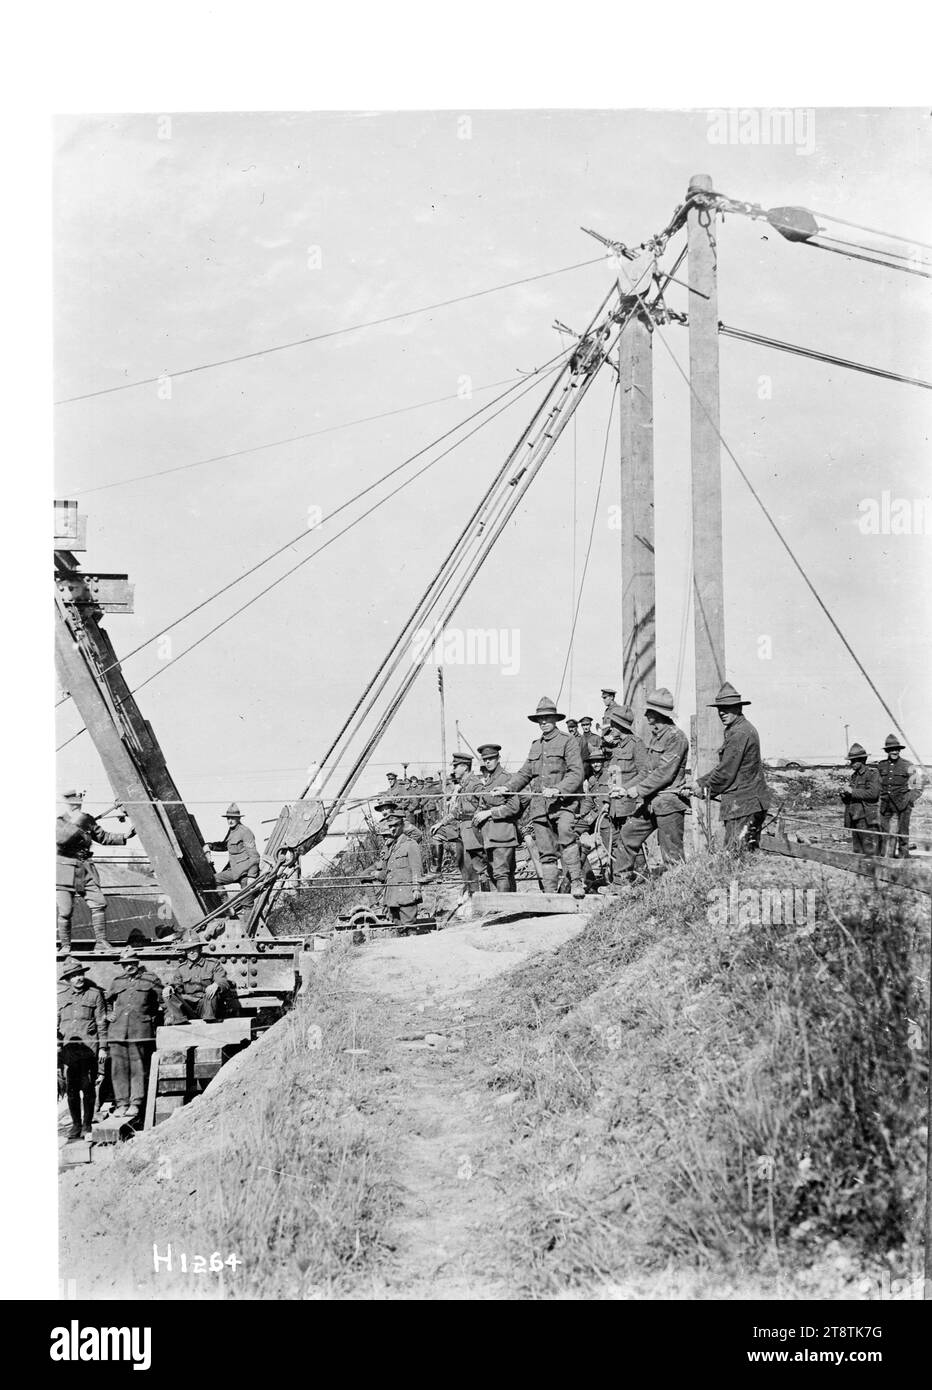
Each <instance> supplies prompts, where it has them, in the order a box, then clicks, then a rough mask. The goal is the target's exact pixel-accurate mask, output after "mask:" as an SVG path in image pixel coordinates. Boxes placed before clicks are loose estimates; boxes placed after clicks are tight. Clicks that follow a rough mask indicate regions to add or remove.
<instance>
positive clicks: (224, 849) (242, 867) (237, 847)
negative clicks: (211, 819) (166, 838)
mask: <svg viewBox="0 0 932 1390" xmlns="http://www.w3.org/2000/svg"><path fill="white" fill-rule="evenodd" d="M223 819H224V820H225V821H226V823H227V833H226V834H225V835H224V837H223V839H222V840H211V841H209V842H208V843H207V844H206V845H205V846H204V848H205V849H206V850H210V851H211V852H212V853H214V854H225V855H226V856H227V862H226V864H225V865H224V867H223V868H222V869H221V870H220V872H219V874H216V875H215V880H216V882H217V883H218V884H225V883H235V884H237V886H238V887H240V888H245V887H246V886H247V884H249V883H250V882H251V881H252V880H253V879H254V878H258V877H259V851H258V850H257V849H256V837H255V835H254V834H253V833H252V831H251V830H250V829H249V826H248V825H244V824H243V813H242V811H241V810H240V809H239V807H238V806H237V804H236V802H235V801H231V803H230V805H229V806H228V807H227V809H226V810H225V811H224V813H223Z"/></svg>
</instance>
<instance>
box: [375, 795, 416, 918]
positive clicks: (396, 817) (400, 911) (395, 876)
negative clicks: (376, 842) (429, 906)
mask: <svg viewBox="0 0 932 1390" xmlns="http://www.w3.org/2000/svg"><path fill="white" fill-rule="evenodd" d="M385 819H386V822H387V834H385V838H384V841H383V844H384V848H383V851H382V858H381V859H380V861H379V864H378V866H377V867H376V868H375V869H374V870H373V871H372V872H371V873H369V874H364V875H363V878H365V879H369V880H370V881H371V882H380V883H384V885H385V906H386V907H387V908H388V911H389V915H390V916H391V919H392V921H393V922H399V923H401V924H403V925H410V924H411V923H412V922H415V921H416V920H417V905H418V903H419V902H421V900H422V894H421V878H422V876H423V866H422V863H421V851H420V848H419V847H418V844H417V841H416V840H413V839H412V838H411V836H410V835H406V834H405V831H404V817H403V816H402V814H401V812H400V811H394V812H389V814H388V815H387V816H386V817H385ZM384 829H386V827H380V833H381V830H384Z"/></svg>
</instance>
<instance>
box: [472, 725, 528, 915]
mask: <svg viewBox="0 0 932 1390" xmlns="http://www.w3.org/2000/svg"><path fill="white" fill-rule="evenodd" d="M478 751H479V756H480V758H481V759H482V771H481V774H480V776H479V779H478V780H479V783H480V787H481V789H480V790H478V791H477V793H476V801H477V803H478V807H479V809H478V810H477V811H476V812H475V814H474V815H473V818H472V823H473V827H474V828H475V830H476V831H477V833H478V834H480V835H481V837H482V848H483V851H484V854H485V875H486V879H487V880H490V881H491V883H493V884H494V885H495V887H496V888H497V889H498V891H499V892H500V893H513V892H514V891H515V887H516V885H515V852H516V850H517V848H518V817H519V815H520V814H521V798H520V797H519V796H509V797H507V798H506V799H505V800H502V799H501V796H499V795H493V792H495V791H496V789H503V788H506V787H507V786H508V783H509V781H510V778H509V776H508V773H507V772H506V771H505V769H504V768H503V767H502V765H501V761H500V757H501V751H502V749H501V744H499V743H480V745H479V750H478Z"/></svg>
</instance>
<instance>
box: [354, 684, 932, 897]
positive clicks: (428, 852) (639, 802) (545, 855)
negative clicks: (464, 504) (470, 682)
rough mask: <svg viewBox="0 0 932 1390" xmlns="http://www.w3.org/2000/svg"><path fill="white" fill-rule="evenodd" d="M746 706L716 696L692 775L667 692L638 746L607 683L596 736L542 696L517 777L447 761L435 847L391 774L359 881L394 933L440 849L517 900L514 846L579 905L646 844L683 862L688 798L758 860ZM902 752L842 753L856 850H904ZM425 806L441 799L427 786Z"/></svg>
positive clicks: (764, 791) (909, 769)
mask: <svg viewBox="0 0 932 1390" xmlns="http://www.w3.org/2000/svg"><path fill="white" fill-rule="evenodd" d="M750 703H751V702H750V700H745V699H743V698H742V696H741V695H740V693H739V692H738V691H737V690H736V689H735V688H734V686H732V685H731V684H730V683H729V682H727V681H726V682H725V684H724V685H723V686H722V687H721V689H720V690H719V692H718V694H717V696H716V698H715V700H714V701H713V702H712V704H711V706H710V707H711V708H714V709H715V710H716V711H717V713H718V717H719V720H720V721H721V724H722V731H723V739H722V746H721V749H720V752H719V756H718V761H717V764H716V766H715V767H714V768H713V769H712V770H711V771H710V772H707V773H705V774H704V775H703V776H701V777H697V778H694V779H693V778H691V777H690V774H689V771H688V768H687V761H688V756H689V740H688V739H687V737H686V734H685V733H684V732H683V731H682V729H680V728H678V727H677V725H676V723H675V715H674V701H673V696H672V695H671V693H670V691H669V690H667V689H665V688H660V689H657V690H653V691H651V693H650V695H649V696H648V697H647V700H646V703H645V708H644V720H645V723H646V724H647V727H648V730H649V736H648V738H647V739H646V741H645V740H643V739H641V738H640V737H639V736H638V734H637V733H636V732H635V716H634V711H633V710H632V709H631V708H630V706H627V705H624V704H620V703H619V702H618V700H617V692H616V691H615V690H613V689H611V688H609V687H606V688H604V689H603V690H602V704H603V714H602V718H601V725H600V727H598V729H597V731H594V730H593V723H594V721H593V720H592V718H591V717H590V716H588V715H584V716H582V717H580V718H579V719H578V720H576V719H567V718H566V716H565V715H564V714H562V713H561V712H560V710H558V708H557V706H556V705H555V704H554V702H553V701H552V700H551V699H549V698H548V697H547V696H544V697H543V698H542V699H541V700H540V702H539V704H538V706H537V709H536V710H535V711H534V713H533V714H529V715H528V719H529V720H530V721H531V722H532V723H533V724H536V725H537V729H538V737H537V738H535V739H534V741H533V742H532V744H531V747H530V751H529V752H528V756H527V758H526V760H525V762H524V764H523V765H522V766H521V768H519V769H518V771H517V772H515V773H508V772H506V771H505V770H504V768H503V767H502V765H501V751H502V750H501V745H500V744H497V743H483V744H480V745H479V747H478V750H477V751H478V755H479V760H480V764H479V769H478V771H473V757H472V756H471V755H470V754H468V753H464V752H457V753H454V755H453V764H452V769H451V772H450V777H451V780H452V784H453V792H452V796H451V797H450V798H449V803H448V806H447V809H446V813H445V814H444V815H441V817H440V818H438V819H437V820H436V821H434V823H433V824H432V825H428V827H427V830H428V835H429V838H427V839H426V837H425V833H424V828H423V827H424V807H425V798H423V797H422V796H420V795H419V794H418V793H417V791H416V790H415V791H413V792H412V791H411V790H410V787H411V784H410V783H408V784H407V785H406V787H405V788H404V792H401V791H400V790H399V788H400V785H401V784H399V782H398V779H397V776H396V775H395V774H394V773H390V774H389V777H388V780H389V795H388V796H387V797H386V798H384V799H383V800H381V801H379V802H377V803H376V810H377V811H379V812H380V813H382V816H383V819H382V822H381V824H380V826H379V834H380V835H381V836H382V837H383V852H382V856H381V858H380V860H379V862H378V864H377V865H376V866H375V868H374V869H373V870H372V871H371V872H370V873H369V874H367V875H366V876H365V877H366V878H367V879H368V881H370V882H379V883H382V884H383V885H384V889H385V896H384V901H385V905H386V907H387V908H388V910H389V913H390V915H391V916H392V917H393V919H395V920H397V921H399V922H402V923H404V922H412V921H414V920H415V919H416V916H417V905H418V903H419V902H420V901H421V899H422V892H421V886H422V883H423V881H424V879H425V878H426V877H429V876H430V871H431V867H432V861H433V858H434V853H435V850H436V847H438V846H439V847H440V850H441V853H440V856H439V863H440V864H442V863H443V853H442V852H443V849H444V847H446V848H448V849H449V850H450V851H451V852H452V855H453V857H454V859H455V862H456V864H457V866H458V868H459V871H460V874H461V877H462V881H463V886H464V889H465V891H466V892H468V893H470V894H471V893H474V892H476V891H488V890H495V891H498V892H502V893H513V892H515V891H516V863H517V851H518V848H519V846H520V845H521V844H522V843H523V844H524V845H525V846H526V847H527V850H528V856H529V859H530V861H531V863H532V864H533V867H534V872H535V875H536V877H537V880H538V883H539V885H540V887H541V889H542V890H543V891H544V892H555V891H557V890H558V889H559V888H560V887H562V886H567V887H568V888H569V891H570V893H571V894H572V895H573V896H574V897H576V898H581V897H584V896H585V894H586V892H587V891H588V890H590V889H592V888H597V889H599V890H600V891H602V892H618V891H624V890H625V889H626V888H627V887H630V886H631V885H633V884H634V883H636V882H637V881H638V880H640V879H643V878H644V877H645V876H646V873H647V866H646V856H645V845H646V842H647V841H648V840H649V839H650V837H651V836H652V835H654V834H656V837H657V846H658V849H659V855H660V860H661V869H662V870H663V869H667V868H669V867H670V866H671V865H673V864H675V863H677V862H678V861H679V860H682V859H683V857H684V830H685V817H686V814H687V812H688V811H689V810H690V809H691V805H692V802H693V800H694V799H699V800H700V801H703V802H706V803H707V802H710V801H712V800H715V801H717V802H718V804H719V807H720V814H721V820H722V822H723V825H724V842H725V846H726V847H730V848H733V849H735V850H755V849H757V848H758V846H759V843H760V834H761V830H762V828H763V825H764V822H765V820H766V818H767V812H768V810H769V808H770V806H771V801H772V797H771V793H770V790H769V788H768V786H767V783H766V780H765V777H764V767H763V761H762V758H761V751H760V738H759V736H758V733H757V730H756V729H755V727H754V725H753V724H752V723H751V721H750V720H749V719H748V718H747V716H746V714H745V709H746V707H747V706H748V705H749V704H750ZM561 725H564V727H563V728H561V727H560V726H561ZM903 748H904V745H903V744H902V743H900V742H899V740H898V739H897V738H896V736H895V735H893V734H891V735H890V736H889V738H887V740H886V741H885V744H884V751H885V755H886V756H885V758H884V759H883V761H881V762H880V763H878V764H876V765H873V766H870V765H868V762H867V753H866V752H865V750H864V749H863V748H861V747H860V745H858V744H855V745H853V746H852V748H851V750H850V752H849V754H848V757H849V760H850V762H851V764H852V775H851V780H850V782H849V785H848V786H847V787H846V788H845V790H844V791H842V792H841V797H842V799H843V801H844V804H845V826H846V827H847V828H848V829H850V831H851V846H852V849H853V850H854V851H855V852H857V853H861V854H883V853H886V854H888V855H891V856H896V857H905V856H906V855H908V853H909V819H910V814H911V810H912V807H913V805H914V804H915V802H916V800H917V799H918V797H919V796H920V795H921V791H922V786H923V782H924V774H923V772H922V769H921V768H916V767H914V766H913V765H912V764H911V763H909V762H907V760H906V759H905V758H903V757H901V754H902V751H903ZM430 797H431V801H432V802H433V801H435V798H436V792H435V791H434V789H431V793H430ZM415 808H416V811H415ZM416 813H419V819H418V815H417V814H416ZM425 839H426V842H425Z"/></svg>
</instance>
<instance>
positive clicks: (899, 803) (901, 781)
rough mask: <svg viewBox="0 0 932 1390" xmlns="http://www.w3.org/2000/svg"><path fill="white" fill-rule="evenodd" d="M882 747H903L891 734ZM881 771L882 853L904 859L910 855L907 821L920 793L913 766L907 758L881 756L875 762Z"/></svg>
mask: <svg viewBox="0 0 932 1390" xmlns="http://www.w3.org/2000/svg"><path fill="white" fill-rule="evenodd" d="M884 747H885V748H886V749H888V750H890V749H897V750H898V749H900V748H902V747H903V745H902V744H901V743H898V742H897V740H896V739H895V738H894V736H893V735H892V734H891V735H890V736H889V738H887V739H885V740H884ZM877 771H878V772H879V773H880V807H879V824H880V828H881V830H884V831H886V838H885V839H883V840H882V842H881V844H882V852H883V853H884V854H886V855H889V856H891V857H893V858H897V859H905V858H906V857H907V855H908V854H909V822H910V818H911V817H912V814H913V807H914V806H915V804H916V802H917V801H918V800H919V797H920V796H921V794H922V788H921V786H919V787H918V788H917V786H916V782H917V780H918V779H917V777H916V771H917V770H916V769H915V768H914V767H913V764H912V763H911V762H908V761H907V759H906V758H889V757H888V758H884V760H883V762H880V763H877Z"/></svg>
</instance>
